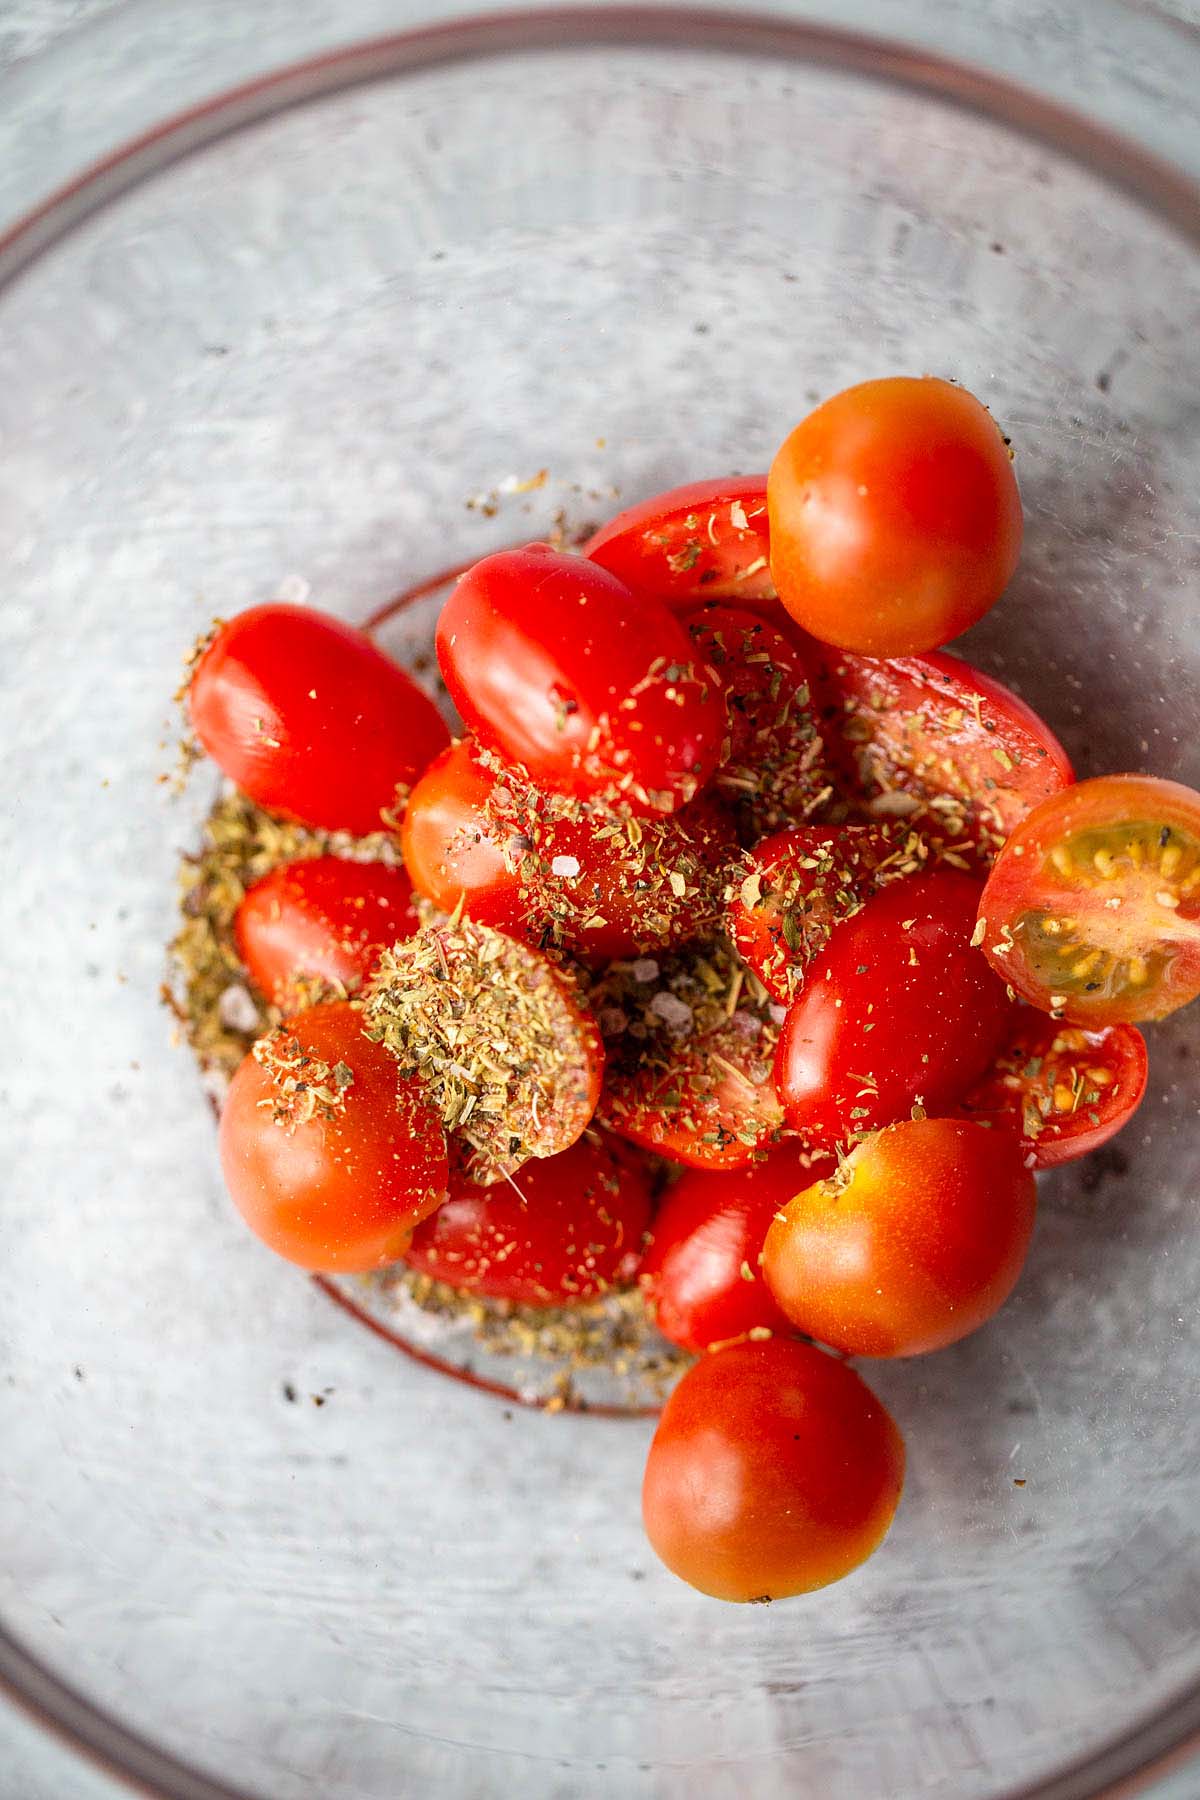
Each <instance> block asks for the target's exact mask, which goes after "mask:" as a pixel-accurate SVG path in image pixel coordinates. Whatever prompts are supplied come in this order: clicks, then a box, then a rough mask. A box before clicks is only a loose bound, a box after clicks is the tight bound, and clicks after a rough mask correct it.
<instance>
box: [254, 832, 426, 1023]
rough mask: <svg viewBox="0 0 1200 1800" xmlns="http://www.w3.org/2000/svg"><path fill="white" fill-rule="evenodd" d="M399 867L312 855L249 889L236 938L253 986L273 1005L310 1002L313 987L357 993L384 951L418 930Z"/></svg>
mask: <svg viewBox="0 0 1200 1800" xmlns="http://www.w3.org/2000/svg"><path fill="white" fill-rule="evenodd" d="M420 923H421V921H420V919H419V917H418V915H417V911H416V908H415V907H414V906H413V903H412V884H411V882H410V881H409V879H408V876H407V875H406V874H405V872H404V870H403V869H402V868H398V867H392V866H389V865H388V864H386V863H382V862H351V861H350V860H349V859H348V858H346V857H343V856H313V857H309V858H306V859H305V860H303V861H300V862H290V863H281V864H280V865H279V867H278V868H275V869H272V870H271V873H270V874H269V875H265V876H264V877H263V879H262V880H261V881H257V882H255V884H254V886H253V887H252V888H250V889H249V890H248V891H247V893H246V896H245V898H244V900H243V901H242V903H241V905H240V906H239V907H238V909H237V913H236V914H235V916H234V921H233V934H234V939H235V941H236V943H237V948H238V955H239V956H240V957H241V959H242V961H243V962H244V963H245V965H246V968H247V970H248V971H249V974H250V979H251V980H252V981H253V983H254V985H255V987H256V988H257V989H258V990H259V992H260V993H262V994H265V995H266V997H267V999H268V1000H269V1001H270V1002H271V1004H272V1005H273V1006H281V1007H288V1006H291V1005H296V1004H299V1003H300V1001H301V1000H302V999H304V998H306V997H307V996H306V994H305V989H306V988H308V987H310V986H311V984H313V983H315V984H316V985H317V986H318V987H319V986H321V985H324V986H327V987H332V988H343V989H345V990H346V991H347V992H348V993H353V992H354V991H355V990H356V989H358V988H360V987H361V986H362V984H363V983H364V981H366V980H367V979H368V978H369V976H370V975H371V974H372V973H373V971H374V969H375V966H376V964H377V962H378V961H379V953H380V951H381V950H382V949H383V948H384V946H385V945H386V944H394V943H395V942H396V940H397V939H398V938H405V937H409V936H410V935H411V934H412V933H413V932H414V931H416V929H417V928H418V926H419V925H420Z"/></svg>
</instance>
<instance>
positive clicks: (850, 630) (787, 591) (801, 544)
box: [767, 375, 1022, 656]
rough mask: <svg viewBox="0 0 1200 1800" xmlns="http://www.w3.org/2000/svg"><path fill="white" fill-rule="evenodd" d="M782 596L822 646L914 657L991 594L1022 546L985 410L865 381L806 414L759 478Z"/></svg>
mask: <svg viewBox="0 0 1200 1800" xmlns="http://www.w3.org/2000/svg"><path fill="white" fill-rule="evenodd" d="M767 498H768V503H769V509H770V531H771V570H772V573H773V575H774V577H775V586H776V589H777V590H778V593H779V598H780V600H781V601H782V602H783V604H784V606H786V607H787V609H788V611H789V612H790V613H791V614H792V616H793V618H795V619H796V620H797V621H798V622H799V623H800V624H801V625H802V626H803V627H804V629H805V630H806V631H809V632H811V633H812V635H813V636H814V637H816V638H820V639H821V641H822V642H823V643H827V644H838V645H840V646H842V647H843V648H844V649H847V650H857V651H859V652H861V653H862V654H864V655H867V656H909V655H912V654H913V653H914V652H917V651H921V650H932V649H935V648H936V647H937V646H938V645H939V644H945V643H948V642H949V640H950V639H951V638H952V637H957V636H958V634H959V632H960V631H965V630H966V629H967V627H968V625H973V624H974V623H975V621H976V620H977V619H980V618H982V617H983V615H984V613H985V612H987V610H988V608H989V607H990V606H992V605H993V604H994V603H995V601H996V600H998V599H999V597H1000V595H1001V594H1002V593H1003V591H1004V589H1005V587H1006V586H1007V585H1008V582H1009V579H1010V577H1011V576H1012V573H1013V570H1014V569H1015V568H1016V566H1017V556H1018V554H1019V552H1020V548H1021V531H1022V518H1021V497H1020V494H1019V493H1018V491H1017V482H1016V477H1015V475H1014V474H1013V469H1012V458H1011V456H1010V454H1009V450H1008V446H1007V444H1006V442H1005V440H1004V438H1003V436H1002V435H1001V432H1000V429H999V427H998V426H997V424H996V422H995V420H994V419H993V418H992V416H991V414H990V413H989V412H988V410H987V408H986V407H985V406H983V405H982V404H981V403H980V402H979V401H978V400H976V399H975V397H974V395H973V394H969V393H968V392H967V391H966V389H965V388H960V387H956V386H955V385H954V384H953V383H952V382H949V381H940V380H938V379H937V378H936V377H935V376H930V375H926V376H921V377H918V378H916V379H912V378H910V377H906V376H893V377H891V378H889V379H886V380H883V381H864V382H862V383H860V384H859V385H858V386H857V387H851V388H846V389H845V390H844V391H843V392H842V393H840V394H835V395H834V396H833V398H832V399H831V400H827V401H826V402H825V403H824V405H823V406H818V407H817V409H816V411H815V412H812V413H810V414H809V415H808V417H807V418H806V419H804V420H803V421H802V422H801V423H800V424H799V425H797V426H796V428H795V430H794V431H793V432H792V433H791V434H790V436H789V437H788V438H787V439H786V440H785V441H784V443H783V445H782V447H781V448H780V450H779V451H778V453H777V455H776V457H775V460H774V462H773V463H772V464H771V472H770V475H769V476H768V478H767Z"/></svg>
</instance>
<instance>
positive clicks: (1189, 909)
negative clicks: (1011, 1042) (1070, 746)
mask: <svg viewBox="0 0 1200 1800" xmlns="http://www.w3.org/2000/svg"><path fill="white" fill-rule="evenodd" d="M979 919H980V925H979V931H980V937H981V941H982V944H983V949H984V952H985V954H986V955H987V957H988V959H989V960H990V961H991V963H992V965H993V967H994V968H995V969H996V970H997V972H998V973H999V974H1000V975H1002V976H1003V978H1004V979H1005V981H1007V982H1009V983H1010V984H1011V985H1012V987H1014V988H1015V989H1016V991H1017V993H1019V994H1020V995H1021V996H1022V998H1023V999H1025V1000H1028V1001H1029V1002H1030V1004H1031V1005H1033V1006H1036V1007H1039V1008H1040V1009H1041V1010H1042V1011H1043V1012H1049V1013H1050V1014H1051V1015H1052V1016H1053V1017H1054V1018H1056V1019H1065V1020H1066V1021H1067V1022H1068V1023H1069V1024H1073V1025H1083V1026H1099V1025H1113V1024H1117V1023H1119V1022H1120V1021H1127V1022H1134V1021H1136V1020H1138V1019H1162V1018H1165V1017H1166V1016H1167V1014H1168V1013H1172V1012H1174V1011H1175V1010H1176V1009H1177V1008H1178V1007H1180V1006H1186V1005H1187V1003H1188V1001H1190V1000H1194V999H1195V997H1196V995H1197V993H1200V794H1198V793H1196V792H1195V790H1194V789H1192V788H1188V787H1183V786H1182V785H1181V784H1180V783H1179V782H1177V781H1164V780H1162V779H1160V778H1159V777H1158V776H1153V775H1101V776H1099V777H1097V778H1096V779H1095V780H1092V781H1081V782H1079V783H1078V785H1077V786H1075V787H1072V788H1068V789H1066V790H1065V792H1063V793H1061V794H1056V795H1054V796H1052V797H1051V798H1050V799H1049V800H1046V801H1045V802H1043V804H1042V805H1041V806H1039V807H1038V808H1037V810H1036V811H1035V812H1032V813H1030V815H1029V817H1028V818H1027V819H1026V820H1024V822H1023V823H1022V824H1021V825H1020V826H1018V828H1017V830H1016V831H1014V833H1013V835H1012V837H1011V838H1010V839H1009V841H1008V843H1007V844H1006V845H1005V847H1004V850H1003V851H1002V852H1001V854H1000V856H999V858H998V859H997V862H996V866H995V868H994V869H993V870H992V873H991V876H990V878H989V880H988V884H987V888H986V889H985V891H984V895H983V900H982V902H981V904H980V909H979Z"/></svg>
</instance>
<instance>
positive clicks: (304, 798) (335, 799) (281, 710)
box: [187, 603, 450, 837]
mask: <svg viewBox="0 0 1200 1800" xmlns="http://www.w3.org/2000/svg"><path fill="white" fill-rule="evenodd" d="M187 703H188V711H189V713H190V715H191V720H192V725H193V727H194V728H195V732H196V736H197V737H198V738H199V740H200V742H201V744H202V745H203V746H204V748H205V750H207V752H208V754H209V755H210V756H211V757H212V759H213V761H214V762H215V763H216V765H217V767H218V768H219V769H220V770H221V771H222V773H223V774H225V775H228V776H229V778H230V780H231V781H234V782H236V783H237V785H238V787H240V788H241V790H242V792H243V793H245V794H248V795H249V796H250V798H251V799H252V800H254V801H256V802H257V803H258V805H259V806H265V807H266V808H267V809H268V810H269V811H270V812H275V813H280V814H282V816H283V817H284V818H287V819H297V820H299V821H300V823H301V824H303V825H314V826H317V827H318V828H319V829H321V830H324V831H348V832H352V833H353V834H354V835H355V836H357V837H365V836H366V835H368V834H369V833H370V832H373V831H382V830H383V829H384V827H385V824H386V823H387V818H386V817H385V815H387V816H389V817H390V816H391V815H392V814H394V812H395V810H396V807H397V789H398V788H404V787H407V786H408V785H409V784H411V783H412V782H413V781H415V780H416V778H417V776H418V775H419V774H420V773H421V772H422V770H423V769H424V768H425V766H426V764H427V763H429V762H430V760H431V759H432V758H433V757H435V756H436V755H437V753H438V751H439V750H441V749H442V748H443V746H444V745H446V744H447V743H448V742H449V741H450V733H449V730H448V729H447V727H446V723H445V721H444V720H443V718H442V716H441V714H440V713H439V712H438V710H437V708H436V707H435V706H434V704H433V702H432V700H430V699H429V698H428V696H427V695H425V694H423V693H422V692H421V690H420V688H419V687H418V686H417V685H416V683H415V682H414V681H413V680H412V679H411V678H410V677H409V676H408V675H407V674H406V673H405V671H404V670H403V669H402V668H401V667H400V665H399V664H398V663H394V662H393V661H392V659H391V658H390V657H389V656H385V655H384V654H383V651H382V650H380V649H379V648H378V646H377V645H375V644H374V643H372V641H371V639H370V638H369V637H367V635H366V634H365V632H362V631H356V630H355V628H354V627H353V626H352V625H347V624H346V623H345V621H344V620H342V619H336V618H333V617H331V616H330V615H329V614H328V613H321V612H317V611H316V609H315V608H313V607H310V606H285V605H283V604H274V603H273V604H271V605H267V606H253V607H251V608H250V609H249V611H248V612H243V613H238V615H237V616H236V618H233V619H230V620H228V621H227V622H226V623H224V624H222V625H221V627H220V629H219V630H218V631H217V633H216V635H215V636H214V637H213V640H212V642H211V643H210V644H209V645H208V646H207V647H206V648H205V650H204V652H203V654H202V655H201V656H200V658H199V660H198V661H197V663H196V667H195V671H194V673H193V674H192V677H191V681H190V684H189V687H188V696H187Z"/></svg>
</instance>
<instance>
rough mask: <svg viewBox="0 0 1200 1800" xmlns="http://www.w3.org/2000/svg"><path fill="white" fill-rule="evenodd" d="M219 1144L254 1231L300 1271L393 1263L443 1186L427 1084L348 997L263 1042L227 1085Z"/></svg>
mask: <svg viewBox="0 0 1200 1800" xmlns="http://www.w3.org/2000/svg"><path fill="white" fill-rule="evenodd" d="M220 1148H221V1167H222V1169H223V1171H224V1174H225V1184H226V1186H227V1187H228V1189H229V1193H230V1197H231V1198H232V1200H233V1203H234V1205H235V1206H236V1207H237V1209H238V1211H239V1212H240V1213H241V1215H242V1217H243V1219H245V1221H246V1223H247V1225H249V1227H250V1229H251V1231H253V1232H255V1233H256V1235H257V1236H258V1237H260V1238H261V1239H262V1241H263V1243H264V1244H267V1245H268V1246H269V1247H270V1248H271V1249H272V1250H274V1251H276V1252H277V1253H278V1254H279V1255H280V1256H283V1257H286V1258H287V1259H288V1261H289V1262H294V1263H299V1264H300V1266H301V1268H304V1269H320V1270H324V1271H326V1272H328V1273H333V1272H351V1271H361V1270H366V1269H378V1268H382V1267H383V1266H384V1265H385V1264H387V1263H390V1262H394V1261H395V1260H396V1259H397V1257H399V1256H401V1255H402V1254H403V1252H404V1250H405V1249H406V1247H407V1245H408V1240H409V1236H410V1234H411V1232H412V1230H413V1227H414V1226H415V1225H417V1224H418V1223H419V1221H420V1220H421V1219H423V1218H424V1217H425V1216H426V1214H427V1213H430V1212H432V1211H433V1209H434V1208H435V1207H436V1206H439V1205H440V1204H441V1201H442V1199H443V1198H444V1196H445V1192H446V1179H447V1160H446V1139H445V1135H444V1133H443V1131H442V1124H441V1120H440V1118H439V1116H438V1114H437V1111H436V1109H435V1108H434V1107H433V1105H432V1104H431V1102H430V1101H429V1099H428V1097H427V1095H426V1092H425V1087H424V1084H423V1083H422V1082H420V1081H417V1080H401V1079H400V1078H399V1077H398V1076H397V1073H396V1065H395V1062H394V1061H393V1059H392V1057H391V1056H390V1055H389V1053H388V1052H387V1051H386V1050H385V1049H384V1048H383V1047H382V1045H380V1044H373V1043H371V1042H370V1041H369V1040H368V1039H367V1038H365V1037H364V1036H363V1035H362V1029H361V1021H360V1019H359V1015H358V1013H357V1012H355V1010H354V1009H353V1008H352V1007H351V1006H349V1005H348V1004H347V1003H346V1002H345V1001H333V1002H330V1003H328V1004H326V1005H322V1006H314V1007H312V1008H310V1009H309V1011H307V1012H304V1013H300V1014H298V1015H297V1017H296V1018H294V1019H289V1020H287V1021H286V1022H285V1023H284V1024H283V1025H281V1026H280V1027H279V1028H278V1030H277V1031H275V1032H272V1033H271V1034H270V1035H269V1036H268V1037H266V1038H264V1039H262V1040H260V1043H259V1045H256V1047H255V1049H254V1050H253V1051H251V1053H250V1054H249V1055H248V1056H247V1057H246V1058H245V1060H244V1061H243V1063H242V1064H241V1067H240V1068H239V1069H238V1071H237V1074H236V1075H235V1076H234V1078H233V1081H232V1082H231V1083H230V1087H229V1093H228V1095H227V1097H226V1101H225V1106H224V1110H223V1111H222V1114H221V1130H220Z"/></svg>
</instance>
